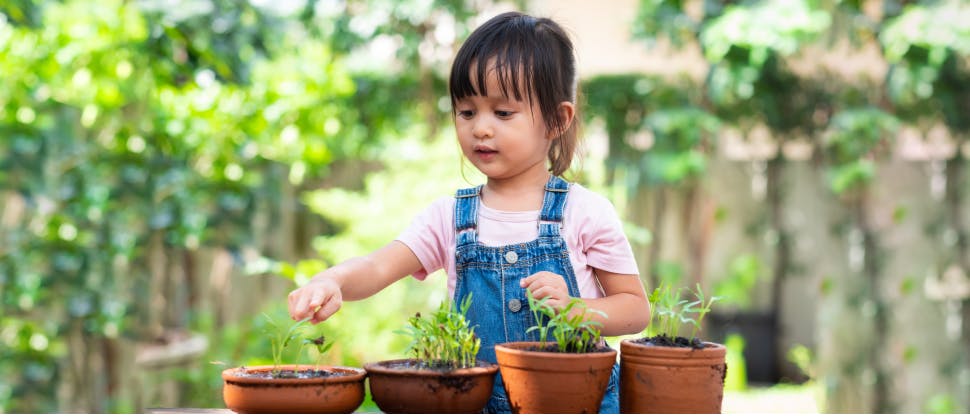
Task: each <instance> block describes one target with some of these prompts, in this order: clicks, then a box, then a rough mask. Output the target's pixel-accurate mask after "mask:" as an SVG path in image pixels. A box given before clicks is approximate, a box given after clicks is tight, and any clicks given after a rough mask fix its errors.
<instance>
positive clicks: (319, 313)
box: [310, 295, 343, 324]
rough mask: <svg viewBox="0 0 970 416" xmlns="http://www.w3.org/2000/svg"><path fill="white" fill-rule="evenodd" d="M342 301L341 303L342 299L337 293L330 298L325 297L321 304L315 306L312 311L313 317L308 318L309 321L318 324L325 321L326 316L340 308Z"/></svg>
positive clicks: (331, 314) (328, 316)
mask: <svg viewBox="0 0 970 416" xmlns="http://www.w3.org/2000/svg"><path fill="white" fill-rule="evenodd" d="M342 303H343V300H342V299H341V298H340V297H339V296H337V295H333V296H331V297H330V299H327V301H326V302H324V303H323V305H321V306H320V307H318V308H315V310H314V312H313V318H311V319H310V322H312V323H314V324H318V323H320V322H323V321H326V320H327V319H328V318H330V317H331V316H333V314H334V313H336V312H337V310H339V309H340V305H341V304H342Z"/></svg>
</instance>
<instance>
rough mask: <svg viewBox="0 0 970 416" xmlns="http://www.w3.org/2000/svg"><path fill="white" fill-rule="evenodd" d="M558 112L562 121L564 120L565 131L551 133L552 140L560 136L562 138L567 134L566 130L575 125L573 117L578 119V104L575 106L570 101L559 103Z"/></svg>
mask: <svg viewBox="0 0 970 416" xmlns="http://www.w3.org/2000/svg"><path fill="white" fill-rule="evenodd" d="M558 111H559V116H560V117H561V120H562V125H563V129H562V131H550V132H549V138H550V139H555V138H557V137H559V136H562V135H563V134H565V133H566V130H569V126H571V125H572V123H573V117H576V104H573V103H571V102H569V101H563V102H561V103H559V108H558Z"/></svg>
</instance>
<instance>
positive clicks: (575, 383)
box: [495, 342, 616, 413]
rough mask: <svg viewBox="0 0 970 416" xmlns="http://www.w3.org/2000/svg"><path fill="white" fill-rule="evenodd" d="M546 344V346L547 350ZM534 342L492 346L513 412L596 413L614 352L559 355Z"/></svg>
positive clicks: (614, 360)
mask: <svg viewBox="0 0 970 416" xmlns="http://www.w3.org/2000/svg"><path fill="white" fill-rule="evenodd" d="M549 345H550V344H547V345H546V346H547V347H549ZM552 346H553V352H549V351H547V348H542V347H540V346H539V343H538V342H509V343H504V344H499V345H496V346H495V355H496V358H497V360H498V362H499V368H500V370H499V371H501V373H502V382H503V383H504V384H505V391H506V392H507V393H508V397H509V405H510V406H511V408H512V411H513V412H515V413H598V412H599V408H600V403H602V401H603V396H604V394H605V393H606V388H607V386H608V385H609V382H610V375H611V373H612V370H613V365H614V364H615V363H616V350H614V349H612V348H609V347H605V348H601V349H600V350H597V351H596V352H588V353H561V352H558V350H556V349H555V346H554V343H553V345H552Z"/></svg>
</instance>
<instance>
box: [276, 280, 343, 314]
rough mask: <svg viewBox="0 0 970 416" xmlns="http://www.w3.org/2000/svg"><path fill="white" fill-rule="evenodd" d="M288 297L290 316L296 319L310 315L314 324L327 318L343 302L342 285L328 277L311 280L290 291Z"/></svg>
mask: <svg viewBox="0 0 970 416" xmlns="http://www.w3.org/2000/svg"><path fill="white" fill-rule="evenodd" d="M287 299H288V301H289V308H290V317H291V318H293V320H294V321H299V320H301V319H304V318H308V317H309V318H310V322H311V323H313V324H318V323H320V322H323V321H325V320H327V318H330V316H331V315H333V314H334V313H336V312H337V310H338V309H340V306H341V305H342V304H343V294H342V293H341V291H340V285H338V284H337V283H336V282H334V281H333V280H332V279H329V278H326V277H320V278H317V279H313V280H310V282H308V283H307V284H305V285H303V287H301V288H298V289H296V290H294V291H292V292H290V295H289V297H288V298H287Z"/></svg>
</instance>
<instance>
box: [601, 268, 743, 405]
mask: <svg viewBox="0 0 970 416" xmlns="http://www.w3.org/2000/svg"><path fill="white" fill-rule="evenodd" d="M685 289H686V288H677V289H674V288H671V287H670V286H666V285H661V286H660V287H658V288H656V289H655V290H654V291H653V293H652V294H651V295H650V304H651V305H652V307H653V315H652V316H651V317H650V325H649V326H648V327H647V329H646V331H645V333H644V337H643V338H640V339H635V340H623V341H622V342H620V412H622V413H720V412H721V400H722V398H723V397H724V377H725V376H726V374H727V364H725V360H724V357H725V352H726V351H727V350H726V349H725V348H724V345H721V344H716V343H712V342H705V341H702V340H700V339H699V338H697V335H698V333H699V331H700V330H701V323H702V322H703V320H704V317H705V316H706V315H707V313H708V312H710V310H711V304H712V303H714V301H715V300H717V299H718V298H716V297H711V298H706V297H705V296H704V292H703V291H701V287H700V285H697V288H696V289H695V290H693V291H688V293H689V294H691V295H693V299H684V298H682V294H683V292H684V291H685Z"/></svg>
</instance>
